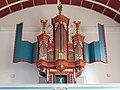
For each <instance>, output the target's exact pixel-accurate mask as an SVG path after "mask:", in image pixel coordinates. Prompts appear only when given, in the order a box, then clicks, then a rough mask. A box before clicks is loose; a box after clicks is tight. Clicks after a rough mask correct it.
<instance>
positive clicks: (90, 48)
mask: <svg viewBox="0 0 120 90" xmlns="http://www.w3.org/2000/svg"><path fill="white" fill-rule="evenodd" d="M89 52H90V54H89V55H90V56H89V57H90V63H91V62H93V61H94V60H95V49H94V43H91V44H89Z"/></svg>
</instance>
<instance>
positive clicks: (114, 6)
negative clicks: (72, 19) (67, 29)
mask: <svg viewBox="0 0 120 90" xmlns="http://www.w3.org/2000/svg"><path fill="white" fill-rule="evenodd" d="M61 2H62V4H68V5H75V6H78V7H84V8H88V9H91V10H94V11H96V12H99V13H101V14H103V15H106V16H108V17H110V18H112V19H114V20H115V21H117V22H118V23H120V0H61ZM46 4H57V0H0V18H2V17H4V16H6V15H9V14H11V13H14V12H16V11H19V10H22V9H25V8H29V7H34V6H38V5H46Z"/></svg>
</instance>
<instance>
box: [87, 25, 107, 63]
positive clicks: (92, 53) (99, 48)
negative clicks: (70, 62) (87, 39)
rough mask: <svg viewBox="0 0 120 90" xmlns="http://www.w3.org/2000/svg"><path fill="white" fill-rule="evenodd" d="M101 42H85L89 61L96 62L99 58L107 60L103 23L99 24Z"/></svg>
mask: <svg viewBox="0 0 120 90" xmlns="http://www.w3.org/2000/svg"><path fill="white" fill-rule="evenodd" d="M99 36H100V41H99V42H93V43H90V44H85V50H86V51H85V55H86V56H85V58H86V61H87V62H88V63H92V62H95V61H97V60H99V61H104V62H106V52H105V35H104V28H103V25H100V24H99Z"/></svg>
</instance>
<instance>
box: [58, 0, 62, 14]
mask: <svg viewBox="0 0 120 90" xmlns="http://www.w3.org/2000/svg"><path fill="white" fill-rule="evenodd" d="M57 4H58V6H57V7H58V11H59V15H61V12H62V8H63V7H62V4H61V1H60V0H57Z"/></svg>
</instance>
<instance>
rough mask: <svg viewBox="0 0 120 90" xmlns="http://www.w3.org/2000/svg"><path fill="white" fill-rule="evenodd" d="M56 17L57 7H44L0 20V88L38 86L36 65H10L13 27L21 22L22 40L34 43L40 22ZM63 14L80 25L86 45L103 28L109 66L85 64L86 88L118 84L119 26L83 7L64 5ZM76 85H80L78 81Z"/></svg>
mask: <svg viewBox="0 0 120 90" xmlns="http://www.w3.org/2000/svg"><path fill="white" fill-rule="evenodd" d="M57 14H58V11H57V7H56V5H43V6H36V7H32V8H28V9H24V10H21V11H18V12H15V13H12V14H10V15H8V16H6V17H4V18H2V19H0V84H12V83H34V84H36V83H38V82H39V73H38V70H37V67H36V65H35V64H28V63H13V62H12V61H13V50H14V40H15V30H16V24H18V23H21V22H23V24H24V31H23V40H29V41H31V42H35V41H36V36H37V35H38V34H39V30H40V19H48V20H49V23H50V22H51V18H53V17H54V16H56V15H57ZM63 14H64V15H65V16H67V17H68V18H70V24H71V23H72V22H73V20H80V21H81V31H82V33H83V35H85V36H86V38H85V41H86V42H91V41H93V40H98V33H97V30H98V27H97V23H98V22H99V23H101V24H104V25H105V33H106V42H107V53H108V64H103V63H93V64H89V65H88V64H87V65H86V67H85V70H84V72H83V75H82V77H85V79H86V81H85V82H86V83H87V84H96V83H120V78H119V76H120V72H119V68H120V65H119V64H120V60H119V56H120V53H119V51H120V48H119V46H120V41H119V38H120V24H119V23H117V22H115V21H114V20H112V19H110V18H109V17H107V16H104V15H101V14H100V13H97V12H95V11H92V10H89V9H85V8H82V7H76V6H68V5H64V8H63ZM77 81H78V82H77V83H81V82H80V80H77Z"/></svg>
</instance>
